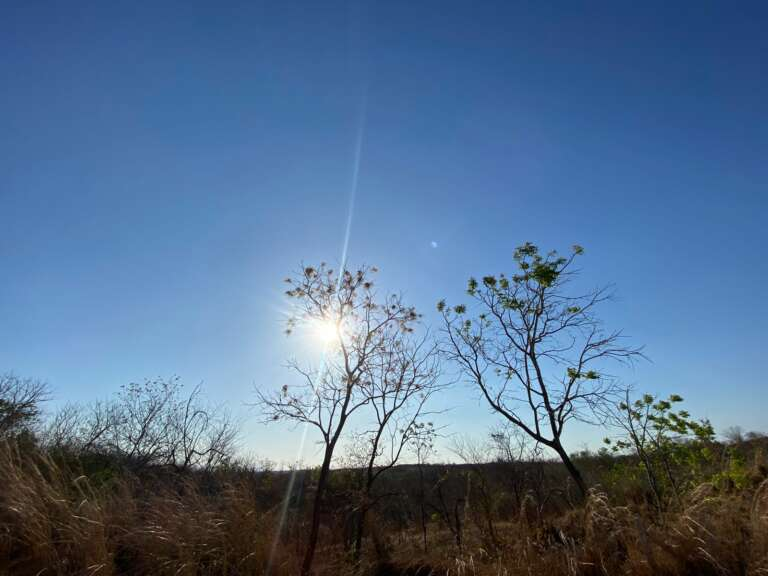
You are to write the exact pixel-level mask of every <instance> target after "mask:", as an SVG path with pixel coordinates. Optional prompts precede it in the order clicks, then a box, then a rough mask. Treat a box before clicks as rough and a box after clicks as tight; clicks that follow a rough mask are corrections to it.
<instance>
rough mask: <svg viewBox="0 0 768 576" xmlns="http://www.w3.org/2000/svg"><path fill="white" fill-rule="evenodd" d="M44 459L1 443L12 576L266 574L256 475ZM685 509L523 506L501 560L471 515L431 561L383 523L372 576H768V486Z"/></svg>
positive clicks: (293, 535)
mask: <svg viewBox="0 0 768 576" xmlns="http://www.w3.org/2000/svg"><path fill="white" fill-rule="evenodd" d="M32 452H33V451H30V453H26V454H24V453H22V452H20V451H19V449H18V448H16V447H13V446H9V445H7V444H0V485H1V486H2V492H0V574H2V575H22V576H23V575H27V574H29V575H41V576H43V575H62V576H64V575H73V576H74V575H78V576H80V575H83V576H85V575H89V576H90V575H101V576H107V575H115V576H119V575H128V574H130V575H150V574H152V575H155V574H157V575H168V576H171V575H208V574H210V575H256V574H265V573H267V567H268V564H269V559H270V553H271V550H272V539H273V536H274V533H275V527H276V524H277V522H278V515H279V506H277V505H276V504H275V502H274V501H272V502H267V503H265V501H264V500H265V496H264V494H263V493H260V492H259V491H258V490H256V489H255V488H254V484H253V480H252V479H251V480H249V479H248V477H247V475H237V474H233V475H231V477H229V478H228V479H225V480H223V481H220V482H218V483H217V484H216V487H215V489H211V487H210V486H207V485H205V483H202V482H201V481H200V480H199V479H196V478H194V477H193V476H187V477H183V478H179V477H176V476H174V477H172V479H169V477H160V478H155V479H149V480H148V479H146V478H145V479H142V480H141V481H140V480H139V479H138V478H136V477H133V476H131V475H129V474H119V475H116V476H115V477H113V478H111V479H107V480H103V479H102V480H100V481H99V482H98V483H95V482H94V481H93V480H91V479H89V478H88V477H86V476H84V475H82V474H80V473H79V472H78V471H77V470H75V469H74V468H72V467H68V466H66V465H64V464H62V463H59V462H55V461H54V460H53V459H51V458H50V457H49V456H46V455H44V454H41V453H38V452H34V453H32ZM687 502H688V505H687V507H686V508H685V509H684V510H682V511H681V512H679V513H674V514H669V515H667V516H666V517H664V518H663V519H659V518H657V517H653V516H652V515H651V514H650V512H648V511H644V510H638V509H630V508H628V507H625V506H617V505H616V503H613V502H611V501H610V498H609V496H608V495H607V494H606V493H605V492H604V491H602V490H600V489H599V488H594V489H592V490H591V491H590V493H589V496H588V498H587V500H586V502H585V503H584V505H583V506H581V507H579V508H577V509H571V510H567V511H565V512H562V513H558V514H549V515H542V514H539V513H538V511H537V510H536V509H535V506H534V505H533V502H532V499H531V498H525V499H524V500H523V502H522V506H521V510H520V511H519V514H516V515H514V517H512V518H509V519H507V520H505V521H503V522H502V521H498V520H497V521H496V523H495V531H496V535H497V536H498V540H499V543H498V548H497V549H496V550H490V549H489V548H488V547H487V546H486V543H487V541H488V540H487V538H486V537H485V535H484V534H483V533H482V529H483V528H482V526H483V525H482V523H480V522H472V521H469V516H470V515H471V512H467V513H466V514H467V517H468V518H467V519H465V533H464V535H463V541H462V549H461V551H459V550H458V549H457V547H456V544H455V539H454V537H453V535H452V534H451V533H450V532H449V531H448V530H447V529H445V528H441V527H440V525H439V523H437V522H432V523H430V528H429V546H428V551H427V552H426V553H425V552H424V551H423V549H422V542H421V534H420V532H419V530H418V529H417V527H416V526H413V527H407V528H405V529H403V528H398V529H395V528H394V527H388V525H387V522H386V521H385V520H384V519H376V520H375V522H374V525H375V527H376V531H375V534H376V539H377V542H376V546H374V545H373V543H369V545H368V546H367V550H366V555H365V557H364V561H363V564H362V566H361V568H360V573H363V574H366V573H367V574H378V575H380V576H384V575H390V574H410V575H420V576H426V575H428V574H434V575H437V574H443V575H451V576H490V575H493V576H504V575H506V576H518V575H520V576H522V575H538V574H545V575H547V576H561V575H562V576H565V575H568V576H571V575H573V576H576V575H585V576H591V575H622V574H637V575H641V576H646V575H647V576H651V575H658V574H665V575H670V576H688V575H691V576H692V575H710V574H711V575H718V576H720V575H734V576H737V575H746V576H768V480H763V481H762V483H761V484H759V485H758V486H756V487H755V488H753V489H749V488H748V489H745V490H741V491H731V492H723V491H718V489H717V488H716V487H715V486H713V485H709V484H708V485H702V486H700V487H699V488H697V489H696V490H694V491H693V492H692V493H691V494H690V495H689V497H688V499H687ZM301 522H302V519H300V518H299V519H294V520H293V526H292V528H290V529H289V530H287V535H286V537H285V538H283V539H282V540H281V543H280V545H279V546H278V547H277V548H276V553H275V557H274V559H273V560H274V562H273V564H272V571H271V574H273V575H275V576H280V575H288V574H295V573H297V571H298V570H297V569H298V563H299V560H300V558H301V552H302V546H303V542H302V539H301V534H302V524H301ZM333 522H334V521H333V520H332V519H329V520H328V522H327V523H326V525H325V526H324V529H323V532H322V541H321V549H320V551H319V553H318V562H317V572H318V574H323V575H328V576H330V575H331V574H352V573H353V572H354V571H353V570H352V568H351V565H350V563H349V561H348V557H347V556H346V555H345V553H344V551H343V549H342V545H341V539H340V535H339V530H338V529H337V528H336V526H335V524H334V523H333ZM372 539H373V538H372ZM372 539H371V540H372ZM384 550H385V551H386V552H383V551H384Z"/></svg>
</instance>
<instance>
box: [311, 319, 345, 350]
mask: <svg viewBox="0 0 768 576" xmlns="http://www.w3.org/2000/svg"><path fill="white" fill-rule="evenodd" d="M313 332H314V333H315V335H316V336H317V338H318V339H319V340H320V341H321V342H322V343H323V344H325V345H326V346H327V345H330V344H334V343H335V342H338V340H339V338H340V336H341V335H340V330H339V326H338V324H336V322H333V321H332V320H318V321H316V322H315V325H314V329H313Z"/></svg>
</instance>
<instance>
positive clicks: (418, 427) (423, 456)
mask: <svg viewBox="0 0 768 576" xmlns="http://www.w3.org/2000/svg"><path fill="white" fill-rule="evenodd" d="M414 429H415V431H416V433H415V434H413V435H411V437H410V439H409V443H408V447H409V449H410V450H411V451H412V452H413V454H414V455H415V456H416V466H417V467H418V469H419V491H418V499H419V523H420V524H421V538H422V545H423V547H424V553H425V554H426V552H427V506H426V504H427V491H426V485H425V479H424V466H425V465H426V464H427V462H428V461H429V458H430V456H432V455H433V454H434V453H435V438H436V437H437V431H436V430H435V425H434V424H433V423H432V422H418V423H416V424H415V425H414Z"/></svg>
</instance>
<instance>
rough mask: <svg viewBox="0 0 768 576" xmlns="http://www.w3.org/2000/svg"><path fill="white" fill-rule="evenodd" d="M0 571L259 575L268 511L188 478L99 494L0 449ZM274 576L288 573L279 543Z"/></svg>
mask: <svg viewBox="0 0 768 576" xmlns="http://www.w3.org/2000/svg"><path fill="white" fill-rule="evenodd" d="M0 486H2V491H0V574H3V575H11V574H13V575H17V574H18V575H26V574H39V575H53V574H56V575H62V576H64V575H88V576H91V575H97V574H98V575H100V576H109V575H113V574H114V575H117V574H136V575H139V574H142V575H143V574H158V575H169V576H170V575H191V574H211V575H225V574H226V575H239V574H249V575H250V574H261V573H264V572H265V570H266V568H267V565H268V563H269V561H270V553H271V552H272V547H271V545H272V537H273V535H274V526H275V524H276V519H275V516H276V511H275V510H269V509H267V510H265V509H264V503H263V502H261V501H259V499H258V497H257V494H256V493H255V492H254V490H253V489H252V486H250V485H249V484H248V482H247V480H240V481H234V482H226V483H224V484H223V486H222V487H221V489H217V490H216V491H215V493H211V492H210V491H209V490H208V489H207V488H206V487H204V486H201V484H200V482H198V481H196V480H195V479H194V478H191V477H188V478H173V479H172V480H171V479H169V478H161V479H156V480H149V481H147V480H143V481H140V480H139V479H138V478H136V477H132V476H130V475H129V474H121V475H119V476H117V477H115V478H113V479H111V480H108V481H106V482H103V483H102V484H101V485H100V486H99V487H98V488H96V487H94V486H93V483H92V482H91V480H89V478H87V477H86V476H84V475H81V474H77V473H76V472H75V471H73V470H72V469H71V468H70V467H68V466H66V465H65V464H62V463H61V462H57V461H54V460H53V459H52V458H51V457H50V456H47V455H45V454H42V453H40V452H36V451H34V452H31V453H28V454H23V453H22V452H21V451H20V450H19V448H18V447H16V446H14V445H9V444H7V443H0ZM272 560H273V571H272V573H273V574H275V575H279V574H290V573H293V571H294V568H295V565H296V562H295V555H294V554H289V553H288V552H287V551H286V549H285V548H284V547H282V546H278V547H277V548H276V553H275V557H274V558H273V559H272Z"/></svg>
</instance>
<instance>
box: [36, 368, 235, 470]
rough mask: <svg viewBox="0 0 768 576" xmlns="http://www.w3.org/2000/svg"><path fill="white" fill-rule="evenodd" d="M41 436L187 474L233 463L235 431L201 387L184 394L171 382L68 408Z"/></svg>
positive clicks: (126, 388) (79, 449)
mask: <svg viewBox="0 0 768 576" xmlns="http://www.w3.org/2000/svg"><path fill="white" fill-rule="evenodd" d="M43 437H44V440H45V443H46V444H47V445H48V446H50V447H55V448H66V449H69V450H73V451H75V452H77V453H82V452H91V451H95V452H105V453H110V454H112V455H114V456H117V457H118V458H121V459H124V460H125V461H126V462H127V463H129V464H130V465H131V466H134V467H136V468H143V467H146V466H149V465H161V466H172V467H174V468H176V469H177V470H185V469H188V468H192V467H206V468H208V467H212V466H216V465H218V464H221V463H223V462H225V461H227V460H228V459H230V458H231V457H232V456H233V455H234V451H235V444H236V441H237V429H236V427H235V424H234V422H233V420H232V418H231V416H230V415H229V413H228V412H226V411H224V410H222V409H220V408H217V407H214V406H210V405H208V404H207V403H205V402H204V401H203V399H202V396H201V387H200V386H196V387H195V388H193V389H192V391H191V392H190V393H189V394H187V395H185V394H184V391H183V386H182V385H181V383H180V382H179V380H178V379H176V378H171V379H168V380H147V381H145V382H143V383H141V384H137V383H132V384H129V385H127V386H123V387H122V388H121V389H120V392H119V393H118V394H117V396H116V397H115V398H113V399H111V400H108V401H104V402H95V403H93V404H90V405H86V406H78V405H75V404H69V405H66V406H64V407H63V408H62V409H61V410H59V411H58V412H57V413H56V414H55V415H54V416H53V418H52V419H51V421H50V423H49V424H48V426H47V429H46V431H45V433H44V436H43Z"/></svg>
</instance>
